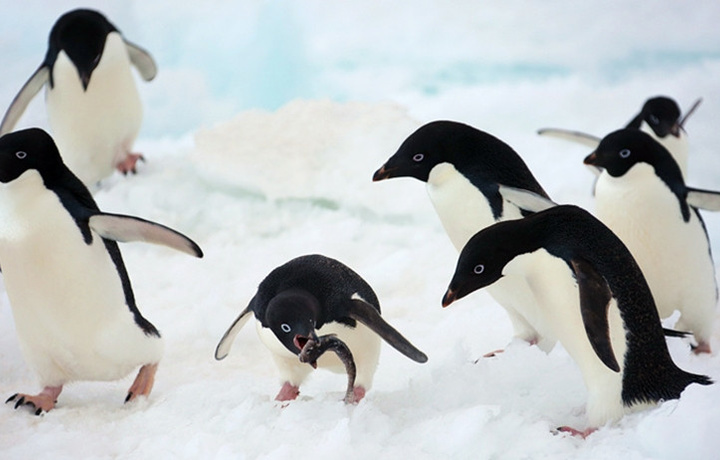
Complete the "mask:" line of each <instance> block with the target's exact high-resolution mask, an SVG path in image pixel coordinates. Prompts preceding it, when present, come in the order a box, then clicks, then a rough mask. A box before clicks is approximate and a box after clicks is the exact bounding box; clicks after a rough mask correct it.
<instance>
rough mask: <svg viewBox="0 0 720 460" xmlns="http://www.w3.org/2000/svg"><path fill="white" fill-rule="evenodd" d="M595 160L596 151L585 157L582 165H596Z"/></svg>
mask: <svg viewBox="0 0 720 460" xmlns="http://www.w3.org/2000/svg"><path fill="white" fill-rule="evenodd" d="M597 159H598V157H597V151H595V152H593V153H591V154H590V155H588V156H586V157H585V159H584V160H583V163H585V164H586V165H596V163H597Z"/></svg>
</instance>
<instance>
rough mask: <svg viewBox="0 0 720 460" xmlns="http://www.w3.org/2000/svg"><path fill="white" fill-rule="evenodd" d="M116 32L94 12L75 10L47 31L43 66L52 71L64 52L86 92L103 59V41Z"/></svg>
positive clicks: (105, 19) (51, 80)
mask: <svg viewBox="0 0 720 460" xmlns="http://www.w3.org/2000/svg"><path fill="white" fill-rule="evenodd" d="M116 31H117V29H116V28H115V26H114V25H112V24H111V23H110V22H109V21H108V20H107V18H105V16H103V15H102V14H100V13H99V12H97V11H94V10H88V9H77V10H73V11H70V12H68V13H65V14H64V15H62V16H61V17H60V18H59V19H58V20H57V21H56V22H55V25H54V26H53V28H52V30H51V31H50V39H49V46H48V51H47V55H46V57H45V63H46V64H47V65H48V67H49V68H50V69H52V66H53V65H54V63H55V60H56V59H57V56H58V54H59V53H60V52H61V51H64V52H65V54H67V56H68V58H70V60H71V61H72V62H73V64H74V65H75V68H76V69H77V72H78V78H79V79H80V81H81V82H82V85H83V89H85V90H87V87H88V85H89V84H90V77H91V76H92V73H93V71H94V70H95V68H96V67H97V65H98V64H99V63H100V59H101V58H102V53H103V50H104V49H105V40H106V39H107V36H108V34H109V33H111V32H116ZM52 85H53V78H52V71H51V72H50V86H52Z"/></svg>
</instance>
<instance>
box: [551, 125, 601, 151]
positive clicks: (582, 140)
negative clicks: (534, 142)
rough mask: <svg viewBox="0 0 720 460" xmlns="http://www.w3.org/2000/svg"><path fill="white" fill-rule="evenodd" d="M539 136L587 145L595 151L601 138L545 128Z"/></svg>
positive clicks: (578, 132)
mask: <svg viewBox="0 0 720 460" xmlns="http://www.w3.org/2000/svg"><path fill="white" fill-rule="evenodd" d="M538 134H539V135H541V136H549V137H555V138H557V139H565V140H566V141H571V142H575V143H578V144H582V145H586V146H588V147H590V148H593V149H594V148H597V146H598V144H599V143H600V138H599V137H597V136H593V135H592V134H588V133H583V132H580V131H572V130H569V129H561V128H543V129H539V130H538Z"/></svg>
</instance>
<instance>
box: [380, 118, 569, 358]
mask: <svg viewBox="0 0 720 460" xmlns="http://www.w3.org/2000/svg"><path fill="white" fill-rule="evenodd" d="M394 177H413V178H415V179H418V180H420V181H422V182H425V183H426V184H427V192H428V195H429V196H430V201H431V202H432V204H433V206H434V207H435V211H436V212H437V214H438V216H439V217H440V221H441V222H442V224H443V227H444V228H445V231H446V232H447V234H448V236H449V237H450V240H451V241H452V243H453V245H454V246H455V248H456V249H457V250H458V252H459V251H460V250H462V248H463V247H464V246H465V243H467V241H468V240H469V239H470V237H472V236H473V235H474V234H475V233H476V232H478V231H479V230H481V229H483V228H485V227H488V226H490V225H492V224H494V223H495V222H499V221H504V220H509V219H519V218H521V217H523V215H526V214H529V213H530V212H531V211H532V209H529V208H523V207H522V204H520V205H519V204H517V202H516V201H512V200H509V199H508V197H507V196H505V194H504V191H503V190H508V187H510V188H514V189H520V190H525V191H529V192H533V193H535V194H538V195H540V196H542V197H545V198H547V194H546V193H545V191H544V190H543V188H542V187H541V186H540V184H539V183H538V182H537V181H536V180H535V177H533V175H532V173H531V172H530V170H529V169H528V167H527V165H526V164H525V162H523V160H522V159H521V158H520V156H519V155H518V154H517V153H516V152H515V151H514V150H513V149H512V148H511V147H510V146H509V145H507V144H506V143H504V142H503V141H501V140H500V139H497V138H496V137H494V136H492V135H490V134H488V133H485V132H483V131H480V130H478V129H475V128H473V127H471V126H468V125H466V124H463V123H458V122H454V121H434V122H431V123H428V124H426V125H424V126H421V127H420V128H419V129H418V130H417V131H415V132H414V133H412V134H411V135H410V136H409V137H408V138H407V139H406V140H405V141H404V142H403V143H402V144H401V145H400V148H399V149H398V151H397V152H396V153H395V154H394V155H393V156H392V157H390V159H388V160H387V162H386V163H385V164H384V165H383V166H382V167H381V168H380V169H379V170H377V171H376V172H375V174H374V176H373V180H374V181H381V180H385V179H390V178H394ZM488 292H489V293H490V294H491V295H492V296H493V298H494V299H495V300H496V301H497V302H498V303H499V304H500V305H501V306H502V307H503V308H504V309H505V310H506V311H507V313H508V316H509V317H510V320H511V321H512V324H513V329H514V335H515V337H518V338H520V339H522V340H525V341H527V342H530V343H537V344H538V345H539V346H540V347H541V348H542V349H543V350H545V351H549V350H550V349H552V347H553V346H554V344H555V341H554V339H552V338H549V337H543V336H542V335H541V334H540V333H538V331H537V330H536V329H535V327H534V326H533V324H532V322H533V320H532V318H533V317H534V316H535V315H536V313H535V310H536V309H537V305H536V302H535V299H534V298H533V294H532V291H531V289H530V287H529V286H528V284H527V282H526V280H525V278H524V277H523V276H514V275H509V276H506V277H504V278H503V279H502V280H500V281H499V282H498V283H495V284H494V285H493V286H491V287H490V288H489V289H488Z"/></svg>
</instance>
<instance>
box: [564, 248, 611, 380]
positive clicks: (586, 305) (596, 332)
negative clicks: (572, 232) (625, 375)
mask: <svg viewBox="0 0 720 460" xmlns="http://www.w3.org/2000/svg"><path fill="white" fill-rule="evenodd" d="M570 265H572V268H573V272H574V273H575V279H576V280H577V283H578V290H579V291H580V313H581V315H582V319H583V324H584V325H585V332H586V333H587V336H588V339H589V340H590V345H592V347H593V350H595V353H596V354H597V355H598V358H600V360H601V361H602V362H603V363H604V364H605V365H606V366H607V367H609V368H610V369H612V370H614V371H615V372H620V366H619V365H618V362H617V360H616V359H615V353H614V352H613V349H612V344H611V342H610V326H609V324H608V315H607V312H608V306H609V305H610V299H611V298H612V292H611V291H610V287H609V286H608V284H607V281H605V278H603V277H602V276H601V275H600V274H599V273H598V272H597V271H596V270H595V267H593V266H592V264H590V263H589V262H587V261H586V260H583V259H580V258H577V257H576V258H573V259H571V260H570Z"/></svg>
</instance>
